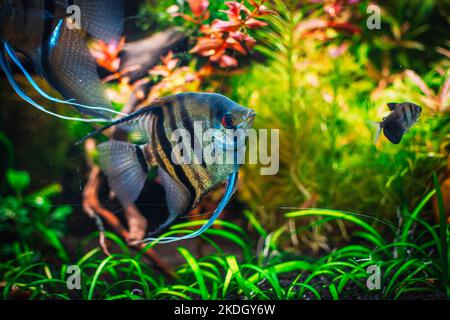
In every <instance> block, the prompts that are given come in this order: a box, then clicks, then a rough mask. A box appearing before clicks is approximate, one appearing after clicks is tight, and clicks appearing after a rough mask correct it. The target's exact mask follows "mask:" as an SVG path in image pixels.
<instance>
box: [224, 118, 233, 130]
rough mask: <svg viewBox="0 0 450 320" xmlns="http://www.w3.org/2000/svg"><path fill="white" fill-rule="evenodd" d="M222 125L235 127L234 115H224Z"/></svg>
mask: <svg viewBox="0 0 450 320" xmlns="http://www.w3.org/2000/svg"><path fill="white" fill-rule="evenodd" d="M222 125H223V126H224V127H225V128H227V129H233V128H234V117H233V116H232V115H231V114H226V115H224V116H223V117H222Z"/></svg>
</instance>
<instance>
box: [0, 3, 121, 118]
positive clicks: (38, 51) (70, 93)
mask: <svg viewBox="0 0 450 320" xmlns="http://www.w3.org/2000/svg"><path fill="white" fill-rule="evenodd" d="M1 3H2V4H3V5H2V6H1V7H0V47H1V50H0V66H1V68H2V69H3V71H4V72H5V73H6V76H7V77H8V80H9V82H10V83H11V85H12V87H13V89H14V90H15V91H16V93H18V94H19V95H20V96H21V98H23V99H24V100H25V101H27V102H28V103H30V104H32V105H34V106H35V107H37V108H39V109H41V110H42V111H45V112H47V113H51V112H50V111H47V110H46V109H45V107H43V106H41V105H40V104H38V103H37V102H35V101H34V100H32V99H31V98H30V97H28V96H27V95H26V94H25V92H24V90H23V89H22V88H21V87H20V85H19V84H18V83H17V82H16V81H15V79H14V77H13V74H12V71H11V67H10V65H9V63H10V62H9V61H8V59H9V60H10V61H12V62H13V63H14V64H15V65H16V66H17V67H19V69H20V70H21V72H22V73H23V74H24V75H25V76H26V77H27V80H28V81H29V82H30V84H31V85H32V86H33V87H34V89H35V90H36V91H38V93H39V94H41V95H42V96H43V97H45V98H46V99H48V100H50V101H54V102H59V103H64V104H70V105H73V106H74V107H75V108H77V109H78V110H79V111H80V112H82V113H84V114H86V115H90V116H96V117H100V118H101V119H111V118H112V113H114V111H113V110H112V108H111V104H110V102H109V101H108V99H107V98H106V95H105V92H104V89H103V87H102V86H101V82H100V79H99V76H98V73H97V66H96V63H95V60H94V58H93V57H92V56H91V54H90V52H89V49H88V45H87V43H88V41H89V40H91V39H98V40H103V41H105V42H111V41H118V40H119V39H120V36H121V33H122V29H123V1H122V0H5V1H3V2H1ZM75 9H76V10H75ZM73 14H78V15H79V16H78V18H79V19H78V20H79V22H80V23H79V24H78V25H77V24H74V21H75V20H74V19H75V18H76V17H74V16H73ZM18 53H20V54H21V55H22V56H23V57H25V58H26V60H27V62H30V63H31V65H32V66H33V68H34V71H35V72H37V73H38V74H39V75H40V76H42V77H43V78H44V79H45V80H46V81H47V82H48V83H49V84H50V85H51V86H52V87H53V88H55V89H56V90H57V91H59V93H61V95H62V96H63V97H64V98H65V99H67V100H60V99H57V98H55V97H52V96H50V95H48V94H46V93H45V92H44V91H43V90H42V89H41V88H40V87H39V86H38V85H37V83H36V82H35V81H34V80H33V79H32V77H31V75H30V73H29V72H28V71H27V70H26V68H25V67H24V65H23V64H22V61H21V60H20V59H19V58H18V55H17V54H18ZM51 114H53V113H51ZM53 115H55V114H53Z"/></svg>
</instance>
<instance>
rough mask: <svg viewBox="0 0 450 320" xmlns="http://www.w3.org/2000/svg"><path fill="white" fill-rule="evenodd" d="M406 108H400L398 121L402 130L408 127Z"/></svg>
mask: <svg viewBox="0 0 450 320" xmlns="http://www.w3.org/2000/svg"><path fill="white" fill-rule="evenodd" d="M407 112H408V110H406V108H402V109H401V110H400V120H401V121H400V123H401V125H402V127H403V129H404V130H406V128H408V115H407Z"/></svg>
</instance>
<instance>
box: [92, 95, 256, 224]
mask: <svg viewBox="0 0 450 320" xmlns="http://www.w3.org/2000/svg"><path fill="white" fill-rule="evenodd" d="M254 117H255V113H254V112H253V110H251V109H248V108H245V107H242V106H240V105H238V104H236V103H235V102H233V101H232V100H230V99H228V98H227V97H225V96H222V95H219V94H213V93H183V94H178V95H175V96H170V97H166V98H163V99H160V100H158V101H156V102H155V103H153V104H152V105H151V106H149V107H146V108H143V109H141V110H139V111H136V112H135V113H134V114H131V115H130V116H127V117H125V118H124V119H122V120H118V121H116V122H115V123H112V124H111V125H108V126H106V127H104V128H102V129H100V130H97V131H96V132H94V133H93V134H95V133H98V132H101V131H103V130H104V129H106V128H108V127H111V126H113V125H115V126H118V127H119V128H120V129H122V130H124V131H125V132H127V133H128V137H129V139H128V141H108V142H106V143H103V144H101V145H99V146H98V149H99V161H100V167H101V169H102V170H103V172H104V173H105V174H106V176H107V177H108V182H109V185H110V187H111V189H112V190H113V191H114V192H115V194H116V195H117V197H118V199H119V200H120V202H121V203H122V204H123V205H124V206H127V205H129V204H132V203H134V202H135V201H136V199H137V198H138V196H139V194H140V192H141V190H142V188H143V187H144V184H145V180H146V176H147V171H148V169H149V168H151V167H158V172H159V176H160V178H161V182H162V185H163V187H164V189H165V192H166V202H167V206H168V209H169V217H168V218H167V220H166V222H165V223H164V224H163V225H162V226H161V227H160V228H159V229H161V228H164V227H166V226H168V225H170V223H172V222H173V221H174V220H175V219H176V217H178V216H180V215H182V214H184V213H187V212H188V211H190V210H191V209H193V208H195V207H196V206H197V204H198V203H199V202H200V200H201V199H202V197H203V196H204V195H206V194H207V193H208V192H209V191H210V190H212V189H214V188H215V187H217V186H218V185H219V184H221V183H222V182H224V181H225V180H226V179H227V177H229V176H230V174H231V173H232V172H233V170H236V164H235V163H228V162H227V163H208V162H205V161H204V159H203V160H202V161H198V163H195V162H193V163H180V162H178V163H176V162H174V161H173V154H174V153H173V152H174V150H175V148H176V146H177V144H178V142H177V141H176V140H174V139H173V133H174V132H175V131H176V130H180V129H182V130H185V131H186V132H188V133H189V137H190V139H191V143H190V145H191V146H192V147H193V146H194V145H197V146H200V147H201V151H202V152H204V150H205V148H206V147H207V146H208V144H209V142H208V141H205V140H202V139H201V137H200V136H199V135H198V132H197V131H196V130H195V127H196V126H199V125H200V126H201V131H202V132H205V131H206V130H208V129H215V130H216V131H217V132H221V131H225V130H227V129H230V128H226V127H224V124H225V125H227V123H228V122H230V127H231V126H232V127H233V128H240V129H243V130H247V129H249V128H250V127H251V126H252V124H253V119H254ZM91 135H92V134H91ZM133 140H134V141H133ZM196 156H199V155H198V154H196V153H194V151H192V158H195V157H196Z"/></svg>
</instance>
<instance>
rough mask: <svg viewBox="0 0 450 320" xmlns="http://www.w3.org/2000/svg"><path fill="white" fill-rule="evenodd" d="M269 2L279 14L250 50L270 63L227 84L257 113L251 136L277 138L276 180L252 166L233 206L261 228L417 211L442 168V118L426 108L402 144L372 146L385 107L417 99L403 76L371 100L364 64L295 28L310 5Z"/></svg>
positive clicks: (444, 123)
mask: <svg viewBox="0 0 450 320" xmlns="http://www.w3.org/2000/svg"><path fill="white" fill-rule="evenodd" d="M276 3H277V6H278V7H277V8H278V10H277V11H278V12H279V15H278V16H276V17H270V18H269V25H270V26H271V27H272V31H271V32H268V33H267V32H265V33H264V39H265V44H264V45H261V46H259V47H258V48H257V49H259V51H261V52H262V53H263V54H265V56H266V57H267V58H268V61H267V63H266V64H264V65H255V66H253V67H252V68H251V70H250V72H248V73H247V74H244V75H241V76H239V77H236V78H235V79H234V88H235V90H234V96H233V97H234V98H235V99H236V100H237V101H239V102H240V103H241V104H242V105H246V106H248V107H251V108H253V109H255V111H256V113H257V118H256V121H255V127H256V128H269V129H279V130H280V171H279V172H278V174H277V175H274V176H261V175H260V174H259V168H258V167H255V166H251V165H249V166H246V167H245V168H244V170H243V171H244V172H243V180H244V181H245V182H244V183H242V188H241V192H240V193H239V195H240V196H241V199H243V200H244V201H245V202H246V203H248V204H249V205H250V207H251V208H252V210H253V211H254V212H255V213H256V214H257V215H258V217H259V218H260V219H261V221H262V222H263V224H264V225H265V226H268V227H269V228H274V227H275V226H277V225H281V224H283V223H284V217H283V209H282V208H283V207H286V206H288V207H302V206H304V205H307V206H316V207H325V208H334V209H341V210H348V211H353V212H355V211H356V212H358V211H359V212H366V213H368V214H370V215H372V216H374V217H378V218H381V219H386V218H392V217H394V216H395V215H396V212H397V211H398V208H400V209H402V208H403V207H407V208H408V207H409V208H410V207H411V206H412V205H414V204H416V203H417V202H418V201H419V200H420V199H421V198H422V197H423V196H424V195H425V194H426V193H427V192H428V191H429V190H430V188H431V187H432V185H431V183H430V181H431V174H432V171H433V170H434V169H435V168H442V167H443V165H444V163H445V154H442V148H441V146H442V144H443V143H445V141H448V137H447V136H446V133H445V132H448V114H439V115H437V114H435V113H432V112H430V110H429V109H428V108H424V109H425V110H424V112H423V114H422V117H421V120H420V122H419V123H418V124H417V125H416V126H415V127H413V128H412V129H411V130H410V132H408V134H407V135H406V136H405V138H404V139H403V140H402V143H401V144H400V145H395V146H394V145H391V144H389V143H387V142H386V141H385V140H382V141H381V142H380V143H379V144H378V145H377V146H375V145H374V144H373V137H374V134H375V131H376V128H375V126H374V125H373V122H374V121H380V120H381V119H382V117H383V116H385V115H387V113H388V112H389V111H388V109H387V107H386V103H387V102H391V101H417V102H419V103H420V101H421V100H420V99H419V96H420V95H421V94H420V92H419V91H418V90H417V88H416V87H415V85H414V84H413V83H412V82H411V81H409V80H408V79H406V78H405V77H403V78H401V79H399V80H398V81H395V82H394V83H393V84H391V85H389V86H388V87H387V88H386V90H385V92H386V93H385V94H384V95H383V96H380V97H378V98H376V99H371V98H370V93H371V92H372V90H374V89H375V87H376V83H375V82H374V81H373V80H372V79H371V78H370V77H369V76H368V75H367V73H366V70H365V65H364V63H363V61H364V60H361V57H359V56H357V55H354V54H353V53H352V50H345V48H344V49H343V47H342V46H341V45H340V44H339V43H336V42H334V41H328V42H323V41H318V40H316V39H310V38H308V37H305V36H304V34H303V33H302V30H303V28H304V27H303V26H304V25H308V23H309V22H310V21H311V20H313V19H314V16H313V17H311V16H310V15H308V12H312V11H310V10H308V6H304V7H302V9H298V8H297V7H293V8H291V7H288V6H286V5H284V4H283V3H282V2H276ZM342 38H344V39H343V41H344V42H345V36H341V37H340V38H339V39H341V41H342ZM337 48H341V50H338V52H339V53H338V54H336V51H335V50H337ZM435 77H436V76H435ZM444 80H445V77H443V76H442V75H441V76H440V79H439V81H440V83H443V82H444ZM399 87H401V88H402V89H400V88H399ZM437 128H439V129H437ZM446 130H447V131H446Z"/></svg>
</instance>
